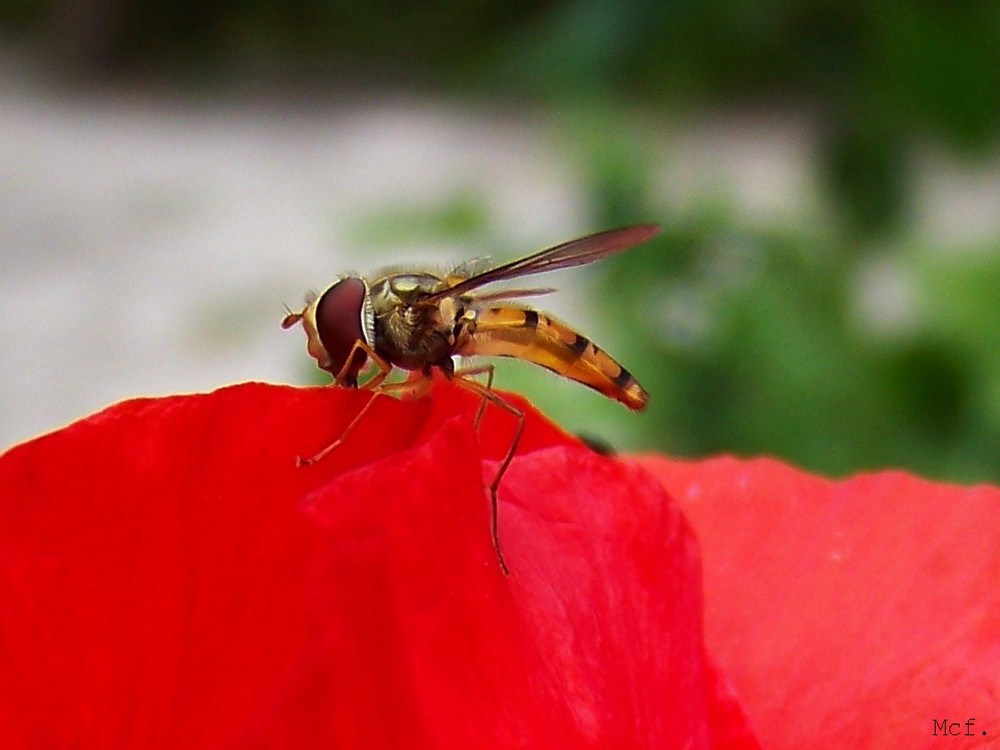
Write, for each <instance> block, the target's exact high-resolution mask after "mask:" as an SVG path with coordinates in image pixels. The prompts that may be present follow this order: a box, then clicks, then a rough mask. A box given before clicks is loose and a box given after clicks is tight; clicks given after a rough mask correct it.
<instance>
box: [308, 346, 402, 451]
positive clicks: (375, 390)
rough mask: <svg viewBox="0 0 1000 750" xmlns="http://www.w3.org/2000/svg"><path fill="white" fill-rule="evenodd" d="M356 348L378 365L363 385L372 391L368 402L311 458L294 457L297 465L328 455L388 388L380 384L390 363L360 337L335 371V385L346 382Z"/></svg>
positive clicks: (387, 371)
mask: <svg viewBox="0 0 1000 750" xmlns="http://www.w3.org/2000/svg"><path fill="white" fill-rule="evenodd" d="M358 350H361V351H363V352H364V353H365V354H366V355H367V356H368V357H370V358H371V361H372V362H374V363H375V366H376V367H378V370H379V371H378V372H377V373H376V374H375V375H373V376H372V377H371V378H370V379H369V380H368V381H367V382H366V383H365V384H364V386H363V388H365V390H370V391H372V395H371V398H369V399H368V402H367V403H366V404H365V405H364V407H363V408H362V409H361V411H359V412H358V413H357V415H355V417H354V419H352V420H351V422H350V424H348V425H347V427H345V428H344V431H343V432H341V433H340V437H338V438H337V439H336V440H334V441H333V442H332V443H330V444H329V445H328V446H326V447H325V448H323V449H322V450H321V451H320V452H319V453H317V454H316V455H315V456H313V457H312V458H303V457H302V456H299V457H298V458H297V459H296V460H297V463H298V465H299V466H310V465H312V464H314V463H316V462H317V461H320V460H321V459H323V458H324V457H325V456H327V455H329V453H330V452H331V451H333V450H334V449H335V448H337V447H338V446H340V445H341V443H343V442H344V440H345V439H346V438H347V436H348V435H349V434H350V433H351V431H352V430H353V429H354V428H355V427H357V425H358V423H359V422H360V421H361V419H362V418H363V417H364V416H365V414H367V413H368V410H369V409H371V407H372V404H374V403H375V399H376V397H377V396H378V395H379V393H381V392H382V391H385V390H388V389H389V388H388V386H383V385H382V381H383V380H385V379H386V377H388V375H389V373H390V372H392V365H390V364H389V363H388V362H386V361H385V359H383V358H382V357H380V356H379V355H378V354H376V353H375V350H374V349H372V348H371V347H370V346H368V344H366V343H365V342H364V341H362V340H361V339H358V340H357V341H355V342H354V346H352V347H351V351H350V353H349V354H348V355H347V359H345V360H344V366H343V367H341V368H340V372H338V373H337V376H336V378H335V379H334V383H336V384H337V385H343V384H344V383H345V382H346V378H347V374H348V373H349V372H350V366H351V362H352V360H353V359H354V355H355V353H356V352H357V351H358Z"/></svg>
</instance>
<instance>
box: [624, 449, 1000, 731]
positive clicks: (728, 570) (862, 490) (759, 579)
mask: <svg viewBox="0 0 1000 750" xmlns="http://www.w3.org/2000/svg"><path fill="white" fill-rule="evenodd" d="M641 463H642V464H643V465H644V466H645V467H646V468H648V469H650V470H651V471H653V472H654V473H656V474H657V476H659V477H660V479H661V481H662V482H663V484H664V486H665V487H666V488H667V489H668V490H669V491H670V492H671V493H672V494H674V496H675V497H677V498H678V500H679V501H680V503H681V505H682V507H683V508H684V511H685V514H686V515H687V517H688V518H689V519H690V521H691V523H692V525H693V526H694V528H695V530H696V532H697V535H698V538H699V541H700V543H701V545H702V555H703V559H704V571H705V591H706V624H705V628H706V642H707V644H708V646H709V648H710V649H711V650H712V653H713V654H715V655H716V656H717V658H718V661H719V663H720V664H721V665H722V666H723V668H724V669H725V670H726V673H727V674H728V675H729V676H730V677H731V678H732V680H733V682H734V684H735V685H736V686H737V688H738V691H739V694H740V696H741V698H742V699H743V701H744V705H746V706H747V708H748V709H749V711H750V712H751V714H752V715H753V716H754V719H755V722H756V725H757V727H758V729H759V732H760V734H761V736H762V740H763V741H764V743H765V744H766V745H767V746H768V747H773V748H782V747H787V748H801V747H816V746H823V747H828V748H840V747H842V748H852V749H853V748H887V747H901V748H902V747H905V748H920V747H943V746H944V745H942V744H941V743H942V742H944V743H945V744H947V746H948V747H949V748H952V747H955V748H957V747H987V746H995V745H996V744H997V743H998V741H1000V585H998V584H1000V577H998V571H1000V523H998V521H997V519H998V518H1000V490H997V489H996V488H992V487H978V488H971V489H967V488H962V487H953V486H948V485H943V484H933V483H931V482H927V481H924V480H921V479H918V478H916V477H913V476H909V475H907V474H903V473H899V472H887V473H882V474H876V475H865V476H858V477H855V478H853V479H849V480H846V481H841V482H833V481H829V480H826V479H822V478H819V477H815V476H811V475H809V474H806V473H804V472H801V471H797V470H795V469H793V468H790V467H788V466H785V465H783V464H780V463H778V462H775V461H769V460H759V461H752V462H741V461H737V460H734V459H729V458H722V459H716V460H711V461H704V462H697V463H687V462H680V461H667V460H663V459H658V458H651V459H646V460H643V461H642V462H641ZM970 718H974V719H975V723H974V724H972V725H968V727H969V731H970V732H971V736H966V731H967V725H966V723H965V722H966V721H967V720H968V719H970ZM935 721H937V722H948V727H949V728H950V729H951V730H954V731H957V732H958V733H959V734H960V735H961V736H949V737H947V738H945V737H944V733H943V730H942V726H943V725H942V724H941V723H938V724H935V723H934V722H935ZM935 729H937V730H938V732H937V736H935ZM951 733H952V734H953V732H951Z"/></svg>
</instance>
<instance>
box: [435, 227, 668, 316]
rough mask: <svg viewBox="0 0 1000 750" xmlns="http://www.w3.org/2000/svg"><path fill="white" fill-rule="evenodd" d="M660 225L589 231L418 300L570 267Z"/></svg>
mask: <svg viewBox="0 0 1000 750" xmlns="http://www.w3.org/2000/svg"><path fill="white" fill-rule="evenodd" d="M659 231H660V227H659V226H657V225H656V224H638V225H636V226H631V227H624V228H622V229H609V230H607V231H605V232H598V233H597V234H590V235H587V236H586V237H580V238H579V239H575V240H570V241H569V242H564V243H562V244H560V245H555V246H554V247H550V248H547V249H545V250H542V251H540V252H537V253H535V254H534V255H529V256H528V257H526V258H520V259H518V260H514V261H511V262H510V263H504V264H503V265H501V266H497V267H496V268H493V269H490V270H489V271H484V272H483V273H480V274H476V275H475V276H472V277H470V278H468V279H465V280H464V281H460V282H458V283H457V284H455V285H454V286H450V287H448V288H447V289H442V290H441V291H439V292H435V293H434V294H431V295H429V296H427V297H424V298H423V299H422V300H421V304H433V303H434V302H437V301H438V300H441V299H444V298H446V297H455V296H458V295H460V294H465V293H466V292H470V291H472V290H473V289H478V288H479V287H481V286H485V285H486V284H493V283H495V282H497V281H507V280H509V279H517V278H520V277H521V276H529V275H531V274H536V273H544V272H546V271H558V270H559V269H562V268H573V267H574V266H583V265H586V264H588V263H593V262H595V261H598V260H601V259H603V258H607V257H609V256H611V255H615V254H616V253H620V252H622V251H624V250H628V249H629V248H630V247H634V246H636V245H639V244H641V243H643V242H646V241H647V240H649V239H652V238H653V237H654V236H655V235H656V234H657V233H658V232H659Z"/></svg>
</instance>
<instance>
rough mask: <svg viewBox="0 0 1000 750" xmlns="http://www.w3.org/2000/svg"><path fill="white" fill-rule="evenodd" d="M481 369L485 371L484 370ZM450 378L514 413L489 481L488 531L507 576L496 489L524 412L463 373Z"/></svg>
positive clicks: (517, 440) (516, 440)
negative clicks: (509, 436) (512, 426)
mask: <svg viewBox="0 0 1000 750" xmlns="http://www.w3.org/2000/svg"><path fill="white" fill-rule="evenodd" d="M472 369H476V368H472ZM482 371H484V372H485V371H486V370H482ZM452 379H453V381H454V383H455V384H456V385H458V386H461V387H462V388H465V389H466V390H467V391H472V392H473V393H475V394H477V395H479V396H481V397H482V398H483V403H484V404H485V402H486V401H489V402H490V403H491V404H493V405H494V406H496V407H498V408H500V409H503V410H504V411H505V412H507V413H509V414H512V415H514V418H515V419H517V429H516V430H515V431H514V438H513V440H511V442H510V448H509V449H508V450H507V455H506V456H504V459H503V461H502V462H501V463H500V468H499V469H498V470H497V473H496V476H495V477H493V481H492V482H490V485H489V490H490V511H491V518H490V532H491V534H492V536H493V548H494V549H495V550H496V553H497V560H498V561H499V562H500V570H502V571H503V574H504V575H505V576H509V575H510V568H508V567H507V562H506V561H505V560H504V557H503V552H502V551H501V550H500V519H499V510H500V504H499V502H498V501H497V489H498V488H499V487H500V480H501V479H503V475H504V474H505V473H507V468H508V467H509V466H510V462H511V461H512V460H513V459H514V453H515V452H516V451H517V445H518V443H520V442H521V433H522V432H523V431H524V412H523V411H521V410H520V409H518V408H517V407H516V406H514V405H513V404H510V403H508V402H507V401H504V400H503V399H502V398H501V397H500V396H498V395H497V394H496V393H494V392H493V391H491V390H490V389H489V388H488V387H487V386H485V385H483V384H482V383H478V382H476V381H475V380H471V379H469V378H468V377H466V376H465V375H461V374H459V373H456V374H455V376H454V377H453V378H452Z"/></svg>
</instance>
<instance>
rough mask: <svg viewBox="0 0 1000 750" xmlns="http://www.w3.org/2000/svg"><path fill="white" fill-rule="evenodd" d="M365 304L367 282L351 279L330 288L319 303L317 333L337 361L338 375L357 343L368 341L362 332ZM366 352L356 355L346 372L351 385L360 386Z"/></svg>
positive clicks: (334, 373) (332, 357)
mask: <svg viewBox="0 0 1000 750" xmlns="http://www.w3.org/2000/svg"><path fill="white" fill-rule="evenodd" d="M364 302H365V283H364V282H363V281H362V280H361V279H356V278H352V277H348V278H346V279H342V280H341V281H338V282H337V283H336V284H334V285H333V286H331V287H330V288H329V289H327V290H326V291H325V292H324V293H323V296H322V297H320V299H319V302H317V303H316V332H317V333H318V334H319V340H320V341H322V342H323V348H324V349H326V351H327V354H329V355H330V359H331V360H332V362H333V366H332V367H331V369H330V372H331V373H332V374H333V375H334V376H336V375H337V373H339V372H340V370H341V369H342V368H343V366H344V362H345V361H346V360H347V357H348V355H349V354H350V353H351V347H353V346H354V342H355V341H358V340H359V339H360V340H361V341H364V340H365V336H364V333H363V331H362V329H361V310H362V308H363V306H364ZM365 359H366V356H365V353H364V352H363V351H360V350H359V351H358V352H357V353H356V354H355V355H354V359H353V360H352V362H351V366H350V368H348V371H347V372H346V373H345V383H346V384H347V385H357V376H358V371H359V370H360V369H361V367H362V366H363V365H364V363H365Z"/></svg>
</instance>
